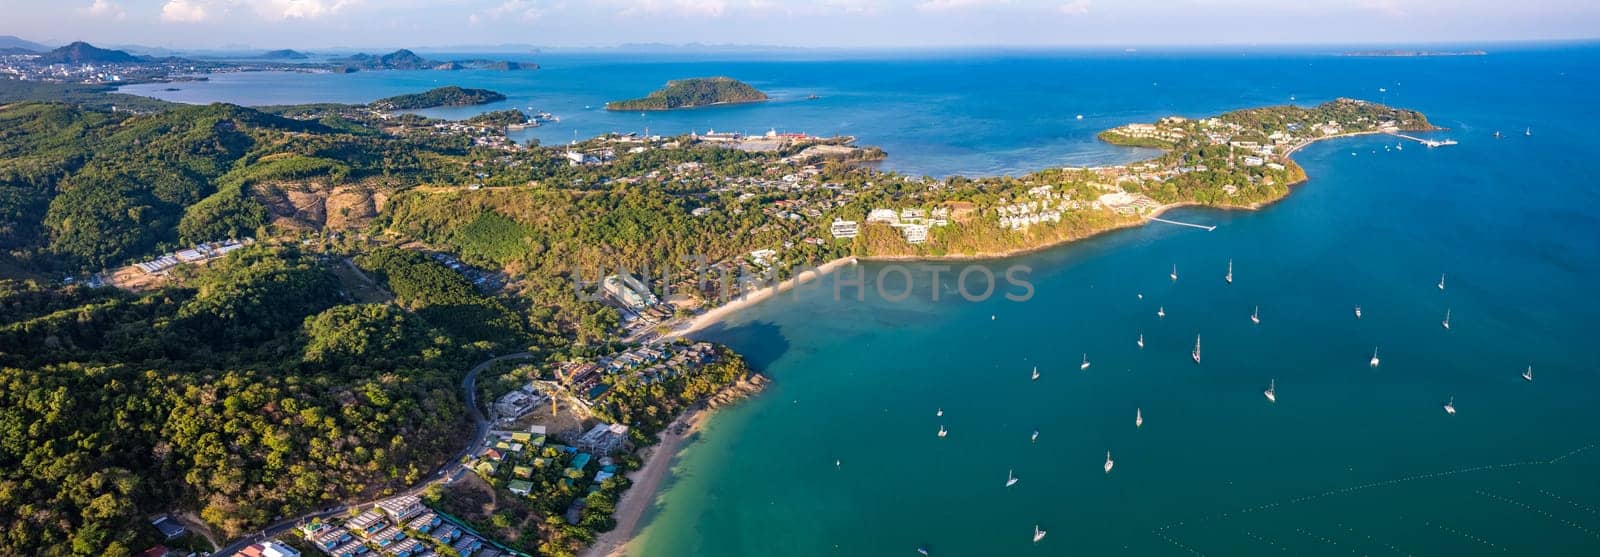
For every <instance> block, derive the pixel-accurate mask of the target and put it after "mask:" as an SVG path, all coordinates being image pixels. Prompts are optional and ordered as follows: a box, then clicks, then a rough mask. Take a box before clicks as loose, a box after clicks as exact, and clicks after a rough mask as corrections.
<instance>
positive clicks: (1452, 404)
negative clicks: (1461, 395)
mask: <svg viewBox="0 0 1600 557" xmlns="http://www.w3.org/2000/svg"><path fill="white" fill-rule="evenodd" d="M1444 413H1446V414H1449V415H1451V416H1454V415H1456V397H1455V395H1450V401H1449V402H1446V403H1444Z"/></svg>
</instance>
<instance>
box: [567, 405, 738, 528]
mask: <svg viewBox="0 0 1600 557" xmlns="http://www.w3.org/2000/svg"><path fill="white" fill-rule="evenodd" d="M709 413H710V411H709V410H705V409H701V408H697V409H695V410H692V411H690V412H689V413H688V414H686V415H684V416H680V417H679V418H678V419H677V420H674V421H673V422H672V424H671V425H668V426H667V429H666V431H663V432H661V442H660V443H657V444H656V446H655V447H653V448H651V449H650V456H649V457H647V458H645V461H644V466H643V467H640V468H639V469H638V470H636V471H634V472H633V473H632V474H629V475H628V479H629V480H631V481H633V485H632V486H631V487H629V488H628V491H627V492H625V493H623V494H622V499H621V500H619V501H617V514H616V517H617V527H616V528H613V529H611V531H610V532H606V533H604V534H600V537H599V538H597V539H596V540H595V542H594V545H592V546H589V549H587V550H585V551H584V552H583V556H584V557H620V556H622V555H626V554H627V546H628V542H630V541H632V540H633V535H634V534H635V533H637V530H638V528H639V522H640V521H641V520H643V519H644V513H645V511H647V510H650V506H651V505H653V504H654V503H655V500H656V495H658V494H659V492H660V491H661V482H662V480H665V479H666V477H667V473H668V472H670V471H671V470H672V461H673V459H675V458H677V456H678V451H679V450H680V449H682V448H683V443H684V441H685V440H686V439H687V438H688V437H689V436H691V435H694V433H695V432H696V431H698V430H699V429H700V422H701V420H703V419H704V418H705V417H706V415H707V414H709ZM680 424H681V425H683V426H684V432H683V433H682V434H677V433H674V430H676V429H677V428H678V426H679V425H680Z"/></svg>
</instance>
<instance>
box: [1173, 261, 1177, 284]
mask: <svg viewBox="0 0 1600 557" xmlns="http://www.w3.org/2000/svg"><path fill="white" fill-rule="evenodd" d="M1172 280H1173V282H1177V280H1178V266H1177V265H1176V264H1174V265H1173V266H1172Z"/></svg>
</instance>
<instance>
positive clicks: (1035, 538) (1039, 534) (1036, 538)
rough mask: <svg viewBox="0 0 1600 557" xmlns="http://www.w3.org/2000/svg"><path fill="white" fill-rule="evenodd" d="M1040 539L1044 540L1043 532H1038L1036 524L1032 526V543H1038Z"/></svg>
mask: <svg viewBox="0 0 1600 557" xmlns="http://www.w3.org/2000/svg"><path fill="white" fill-rule="evenodd" d="M1042 539H1044V530H1040V529H1039V525H1038V524H1035V525H1033V543H1039V540H1042Z"/></svg>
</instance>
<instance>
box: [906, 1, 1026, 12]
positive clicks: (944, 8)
mask: <svg viewBox="0 0 1600 557" xmlns="http://www.w3.org/2000/svg"><path fill="white" fill-rule="evenodd" d="M1007 1H1008V0H927V1H926V2H923V3H921V4H917V9H918V10H921V11H924V12H948V11H951V10H965V9H968V8H980V7H983V6H993V5H996V4H1004V3H1006V2H1007Z"/></svg>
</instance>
